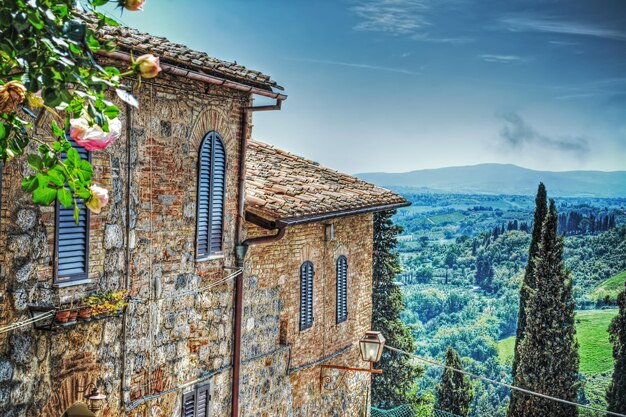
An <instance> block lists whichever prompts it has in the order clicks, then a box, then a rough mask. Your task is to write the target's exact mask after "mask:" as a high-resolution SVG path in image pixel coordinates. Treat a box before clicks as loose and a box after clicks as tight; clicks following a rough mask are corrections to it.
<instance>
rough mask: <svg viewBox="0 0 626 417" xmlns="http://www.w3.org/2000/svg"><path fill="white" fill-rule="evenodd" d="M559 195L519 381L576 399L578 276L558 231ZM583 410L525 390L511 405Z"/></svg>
mask: <svg viewBox="0 0 626 417" xmlns="http://www.w3.org/2000/svg"><path fill="white" fill-rule="evenodd" d="M557 225H558V216H557V212H556V207H555V205H554V200H550V208H549V210H548V214H547V215H546V218H545V221H544V222H543V227H542V231H541V243H540V244H539V250H538V253H537V256H536V257H535V258H534V259H533V260H532V261H531V262H533V263H534V271H533V281H534V284H535V285H534V289H532V290H530V291H529V296H530V297H529V298H528V304H527V306H526V329H525V334H524V338H523V339H522V341H521V342H520V344H519V347H518V354H519V358H518V360H519V362H518V367H517V375H516V381H515V383H516V385H518V386H520V387H522V388H526V389H529V390H531V391H535V392H540V393H543V394H546V395H550V396H553V397H557V398H561V399H564V400H568V401H574V402H575V401H576V400H577V394H578V388H579V385H580V383H579V380H578V362H579V358H578V342H577V341H576V329H575V327H574V306H575V302H574V298H573V297H572V278H571V276H570V274H569V272H568V271H567V270H566V269H565V266H564V264H563V237H562V236H559V235H558V234H557ZM577 415H578V409H577V408H576V407H575V406H571V405H566V404H563V403H559V402H556V401H552V400H548V399H544V398H540V397H537V396H534V395H528V394H523V393H519V394H517V399H516V401H515V403H511V405H510V407H509V416H512V417H546V416H550V417H576V416H577Z"/></svg>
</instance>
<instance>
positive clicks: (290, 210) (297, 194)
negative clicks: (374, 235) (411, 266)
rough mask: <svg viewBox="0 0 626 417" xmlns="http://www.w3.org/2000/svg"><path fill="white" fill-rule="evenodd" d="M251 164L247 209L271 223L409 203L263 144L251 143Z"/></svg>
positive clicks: (379, 189) (356, 179)
mask: <svg viewBox="0 0 626 417" xmlns="http://www.w3.org/2000/svg"><path fill="white" fill-rule="evenodd" d="M246 163H247V174H246V211H249V212H251V213H254V214H256V215H258V216H261V217H263V218H265V219H267V220H279V219H293V218H298V217H302V216H309V215H319V214H327V213H335V212H341V211H344V210H352V209H365V208H376V207H383V206H389V205H396V204H397V205H407V204H408V202H407V201H406V200H405V199H404V198H403V197H401V196H399V195H397V194H395V193H393V192H391V191H389V190H386V189H384V188H381V187H377V186H375V185H373V184H370V183H367V182H365V181H362V180H360V179H358V178H355V177H352V176H350V175H347V174H343V173H341V172H337V171H335V170H332V169H330V168H326V167H323V166H321V165H320V164H318V163H317V162H314V161H311V160H308V159H305V158H302V157H299V156H297V155H293V154H290V153H288V152H285V151H283V150H280V149H276V148H274V147H273V146H270V145H267V144H265V143H263V142H258V141H251V142H250V144H249V145H248V152H247V157H246Z"/></svg>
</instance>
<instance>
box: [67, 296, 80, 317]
mask: <svg viewBox="0 0 626 417" xmlns="http://www.w3.org/2000/svg"><path fill="white" fill-rule="evenodd" d="M74 295H75V293H72V298H71V299H70V308H69V309H68V310H69V312H70V314H69V317H68V322H69V323H74V322H76V318H77V317H78V309H76V308H74Z"/></svg>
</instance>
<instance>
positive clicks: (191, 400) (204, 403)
mask: <svg viewBox="0 0 626 417" xmlns="http://www.w3.org/2000/svg"><path fill="white" fill-rule="evenodd" d="M212 395H213V390H212V385H211V384H206V385H202V386H200V387H196V389H194V390H193V391H191V392H188V393H186V394H184V395H183V409H182V413H181V415H182V417H211V397H212Z"/></svg>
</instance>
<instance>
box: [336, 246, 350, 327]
mask: <svg viewBox="0 0 626 417" xmlns="http://www.w3.org/2000/svg"><path fill="white" fill-rule="evenodd" d="M347 318H348V259H347V258H346V257H345V256H343V255H341V256H340V257H339V258H337V324H339V323H341V322H344V321H346V319H347Z"/></svg>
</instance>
